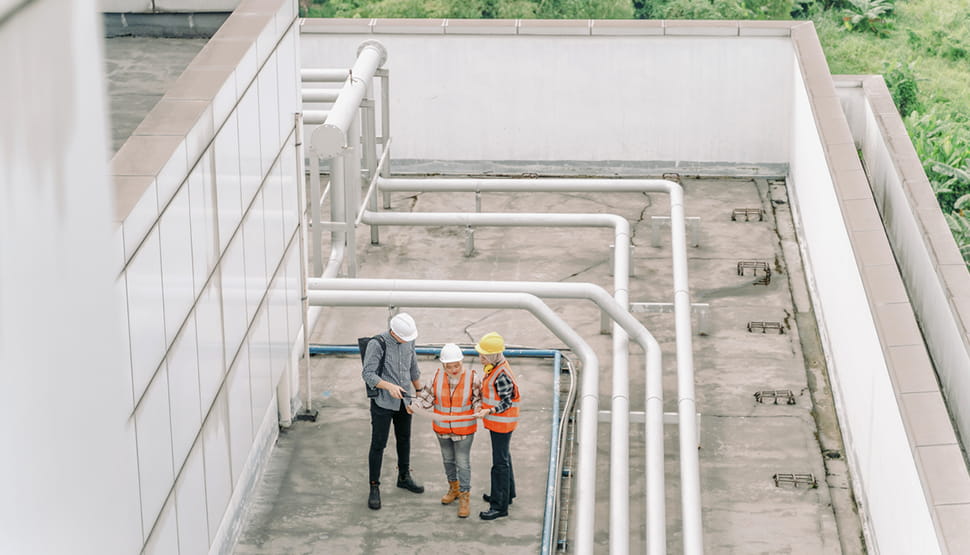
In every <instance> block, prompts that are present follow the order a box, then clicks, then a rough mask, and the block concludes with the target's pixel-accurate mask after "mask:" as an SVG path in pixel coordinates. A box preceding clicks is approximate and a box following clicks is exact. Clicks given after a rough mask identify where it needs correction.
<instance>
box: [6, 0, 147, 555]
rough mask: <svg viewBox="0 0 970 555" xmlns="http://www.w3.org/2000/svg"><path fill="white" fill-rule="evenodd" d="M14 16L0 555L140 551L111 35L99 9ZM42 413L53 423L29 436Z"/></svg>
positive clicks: (61, 2)
mask: <svg viewBox="0 0 970 555" xmlns="http://www.w3.org/2000/svg"><path fill="white" fill-rule="evenodd" d="M13 4H18V5H19V4H20V2H14V3H10V2H6V3H5V7H3V8H2V9H0V11H2V12H3V13H4V15H5V16H9V19H7V20H5V21H4V22H3V23H2V24H0V52H2V53H3V54H2V55H0V75H3V85H2V86H0V122H3V123H2V124H0V260H2V262H0V391H2V392H4V401H3V402H2V403H0V437H3V438H4V455H3V456H2V457H0V491H2V492H3V493H2V495H0V523H2V524H0V530H2V531H0V553H31V554H56V553H72V554H79V555H88V554H91V555H93V554H103V553H135V552H137V551H138V550H139V549H140V547H141V545H142V543H143V538H142V530H141V522H140V515H139V514H138V511H137V510H135V511H132V507H135V508H137V507H138V475H137V463H136V461H137V453H136V451H135V436H134V432H133V430H132V429H131V425H130V422H129V420H128V416H129V415H130V414H131V413H130V411H131V404H132V400H131V380H130V376H126V374H127V373H128V367H127V364H126V361H125V360H124V359H123V357H124V356H125V353H126V352H127V348H126V347H125V346H124V342H125V341H126V340H127V339H126V334H125V333H124V329H123V323H122V322H121V321H120V319H119V318H120V317H121V316H122V314H123V310H122V308H121V306H120V305H121V304H122V303H124V299H123V298H120V297H118V295H117V293H119V292H121V291H123V290H124V284H123V283H122V284H119V283H118V282H117V277H118V276H117V263H116V260H117V249H118V248H119V246H120V245H119V243H118V236H117V234H116V229H113V228H112V227H111V225H110V222H111V221H112V218H113V214H112V202H113V200H112V199H113V195H114V192H113V187H112V185H111V182H110V180H109V178H108V170H107V164H106V156H105V153H106V152H107V151H108V146H109V141H108V134H107V127H106V121H107V120H106V118H107V116H106V113H105V110H104V106H106V104H107V103H106V102H105V101H104V84H103V83H102V82H101V80H100V79H98V78H97V77H96V76H98V75H101V74H102V72H103V64H104V59H103V54H102V38H101V36H100V28H101V27H100V25H101V24H100V20H99V17H98V16H97V13H96V9H95V8H96V6H95V3H94V2H92V1H91V0H35V1H34V2H32V3H31V4H29V5H27V6H26V7H24V8H23V9H21V10H19V11H17V12H12V11H11V12H7V9H9V8H11V7H12V6H13ZM52 36H56V37H58V40H51V37H52ZM78 176H84V180H83V187H79V186H78ZM41 222H42V223H41ZM68 283H70V287H67V286H66V284H68ZM79 291H83V294H78V292H79ZM41 415H46V416H49V417H50V422H49V424H50V425H45V426H43V427H42V429H38V427H37V426H34V425H29V424H27V423H29V422H31V421H33V420H36V418H38V417H40V416H41Z"/></svg>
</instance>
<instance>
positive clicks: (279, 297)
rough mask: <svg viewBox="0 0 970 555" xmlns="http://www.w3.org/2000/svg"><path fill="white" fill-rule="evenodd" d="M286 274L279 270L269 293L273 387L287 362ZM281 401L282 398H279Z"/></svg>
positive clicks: (288, 338) (288, 349)
mask: <svg viewBox="0 0 970 555" xmlns="http://www.w3.org/2000/svg"><path fill="white" fill-rule="evenodd" d="M285 286H286V275H285V272H283V271H282V269H281V271H280V274H279V276H277V278H276V280H274V281H273V284H272V288H271V289H270V293H269V303H268V304H269V343H270V356H271V358H272V364H273V375H272V384H273V386H274V387H275V386H276V384H278V383H279V382H280V377H281V376H282V375H283V372H285V371H286V367H287V365H288V363H289V353H290V348H289V346H290V335H289V331H288V330H287V323H286V291H285V289H284V287H285ZM280 402H281V403H282V402H283V400H280Z"/></svg>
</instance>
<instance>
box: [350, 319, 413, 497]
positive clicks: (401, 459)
mask: <svg viewBox="0 0 970 555" xmlns="http://www.w3.org/2000/svg"><path fill="white" fill-rule="evenodd" d="M417 337H418V328H417V325H416V324H415V323H414V318H412V317H411V315H409V314H407V313H404V312H402V313H400V314H398V315H396V316H394V317H393V318H391V324H390V329H389V330H388V331H385V332H383V333H380V334H378V335H375V336H374V337H373V338H371V340H370V341H368V342H367V347H366V350H365V351H364V370H363V372H361V377H362V378H363V379H364V383H365V384H366V385H367V387H368V388H369V389H368V397H370V422H371V437H370V452H369V453H368V456H367V463H368V467H369V473H370V495H369V496H368V497H367V506H368V507H370V508H371V509H374V510H377V509H380V508H381V491H380V485H381V463H382V462H383V460H384V448H385V447H386V446H387V437H388V435H389V434H390V429H391V424H392V423H393V424H394V440H395V443H396V445H397V465H398V475H397V487H399V488H404V489H406V490H408V491H412V492H414V493H424V486H422V485H420V484H418V483H416V482H415V481H414V479H413V478H412V477H411V469H410V463H411V414H410V413H409V411H408V404H409V403H410V399H412V398H414V392H415V391H416V390H420V389H421V382H420V377H421V373H420V371H419V370H418V357H417V354H416V353H415V351H414V340H415V339H417ZM371 388H374V389H376V395H375V396H373V397H372V396H371V395H372V392H371Z"/></svg>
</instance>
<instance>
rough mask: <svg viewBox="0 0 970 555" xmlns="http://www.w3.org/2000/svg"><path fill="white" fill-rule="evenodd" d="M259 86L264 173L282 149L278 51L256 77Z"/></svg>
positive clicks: (261, 160)
mask: <svg viewBox="0 0 970 555" xmlns="http://www.w3.org/2000/svg"><path fill="white" fill-rule="evenodd" d="M256 84H257V85H258V87H259V101H260V104H259V145H260V152H261V155H260V167H261V168H262V171H263V173H264V174H265V172H267V171H268V168H269V167H270V166H271V165H272V164H273V159H274V158H276V154H277V153H278V152H279V151H280V143H281V142H282V141H281V140H280V102H279V79H278V78H277V76H276V53H275V52H274V53H273V54H272V55H271V56H270V57H269V59H268V60H266V65H264V66H263V68H262V69H261V70H260V72H259V76H258V77H257V78H256Z"/></svg>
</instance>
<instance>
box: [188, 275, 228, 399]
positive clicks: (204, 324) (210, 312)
mask: <svg viewBox="0 0 970 555" xmlns="http://www.w3.org/2000/svg"><path fill="white" fill-rule="evenodd" d="M222 318H223V314H222V279H221V278H220V276H219V274H218V272H217V273H216V274H215V275H213V276H212V279H211V280H210V281H209V284H208V285H207V286H206V288H205V289H204V290H203V291H202V294H201V295H200V296H199V301H198V302H197V303H196V306H195V322H196V329H195V334H196V337H197V338H198V344H199V397H200V401H201V406H202V407H204V409H203V410H206V409H207V408H208V407H210V406H212V402H213V401H214V400H215V398H216V394H218V393H219V388H220V387H221V386H222V378H223V376H224V374H225V368H226V354H225V338H224V337H223V329H222V328H223V324H222V322H223V320H222Z"/></svg>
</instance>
